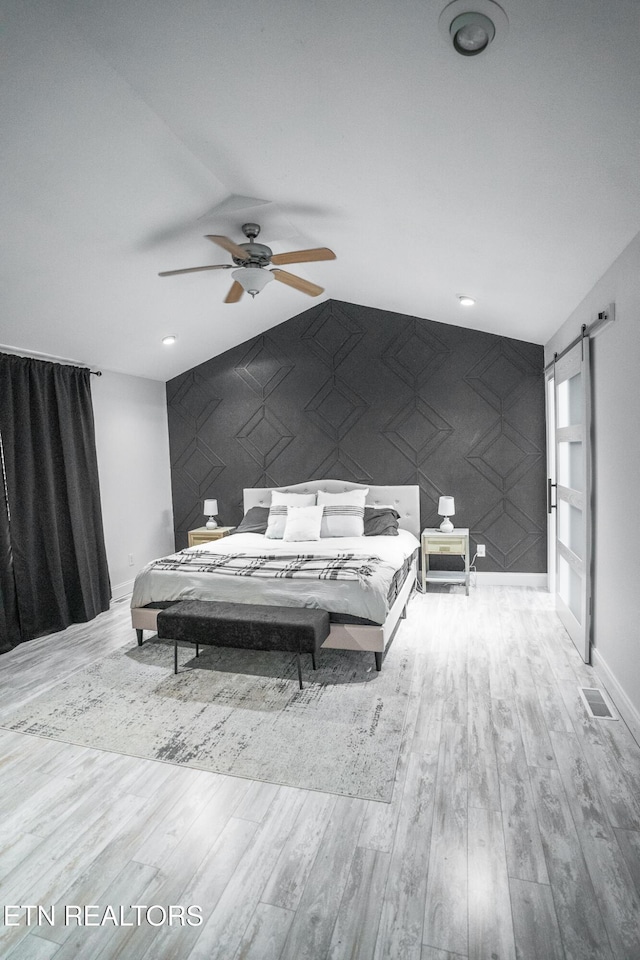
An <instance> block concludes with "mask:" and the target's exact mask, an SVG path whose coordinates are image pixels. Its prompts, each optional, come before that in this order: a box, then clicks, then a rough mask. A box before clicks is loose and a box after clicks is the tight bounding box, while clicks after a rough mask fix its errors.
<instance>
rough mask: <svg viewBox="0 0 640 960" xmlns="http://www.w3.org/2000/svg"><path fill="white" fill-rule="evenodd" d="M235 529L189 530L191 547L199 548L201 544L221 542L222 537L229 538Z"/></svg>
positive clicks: (200, 528) (203, 528) (199, 528)
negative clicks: (213, 541) (214, 541)
mask: <svg viewBox="0 0 640 960" xmlns="http://www.w3.org/2000/svg"><path fill="white" fill-rule="evenodd" d="M232 530H235V527H211V529H207V527H197V529H196V530H189V546H190V547H197V546H199V545H200V544H201V543H209V542H210V541H211V540H220V539H221V538H222V537H228V536H229V534H230V533H231V531H232Z"/></svg>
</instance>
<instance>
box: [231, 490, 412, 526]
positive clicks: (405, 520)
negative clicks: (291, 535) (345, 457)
mask: <svg viewBox="0 0 640 960" xmlns="http://www.w3.org/2000/svg"><path fill="white" fill-rule="evenodd" d="M367 486H368V485H367V484H365V483H352V482H351V481H350V480H306V481H305V482H304V483H290V484H288V486H286V487H247V488H246V489H245V490H244V491H243V494H244V512H245V513H246V512H247V510H249V508H250V507H269V506H270V505H271V491H272V490H280V491H282V492H283V493H317V492H318V490H324V491H325V493H342V492H343V491H346V490H365V489H366V488H367ZM366 504H367V506H369V507H377V506H382V505H385V506H391V507H395V509H396V510H397V511H398V513H399V514H400V519H399V521H398V526H400V527H401V528H402V529H403V530H409V531H410V533H412V534H413V535H414V536H415V537H417V538H418V540H419V539H420V487H419V486H418V485H417V484H415V485H414V484H406V485H404V486H396V487H391V486H390V487H374V486H369V493H368V494H367V499H366Z"/></svg>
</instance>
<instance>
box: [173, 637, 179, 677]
mask: <svg viewBox="0 0 640 960" xmlns="http://www.w3.org/2000/svg"><path fill="white" fill-rule="evenodd" d="M173 672H174V673H177V672H178V641H177V640H174V641H173Z"/></svg>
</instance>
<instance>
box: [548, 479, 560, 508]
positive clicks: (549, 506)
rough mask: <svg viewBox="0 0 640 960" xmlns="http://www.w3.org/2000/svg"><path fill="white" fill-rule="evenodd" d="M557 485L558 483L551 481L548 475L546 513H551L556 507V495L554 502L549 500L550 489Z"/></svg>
mask: <svg viewBox="0 0 640 960" xmlns="http://www.w3.org/2000/svg"><path fill="white" fill-rule="evenodd" d="M557 486H558V484H557V483H552V482H551V477H549V478H548V480H547V513H551V511H552V510H556V509H557V506H558V503H557V497H556V503H552V502H551V491H552V490H553V488H554V487H557Z"/></svg>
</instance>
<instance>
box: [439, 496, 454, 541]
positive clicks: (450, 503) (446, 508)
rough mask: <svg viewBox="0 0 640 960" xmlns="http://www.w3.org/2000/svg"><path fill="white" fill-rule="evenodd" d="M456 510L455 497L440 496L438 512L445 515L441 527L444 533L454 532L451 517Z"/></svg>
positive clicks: (442, 515)
mask: <svg viewBox="0 0 640 960" xmlns="http://www.w3.org/2000/svg"><path fill="white" fill-rule="evenodd" d="M455 512H456V505H455V503H454V500H453V497H440V499H439V500H438V513H439V514H440V516H441V517H444V520H443V521H442V523H441V524H440V529H441V531H442V532H443V533H452V532H453V524H452V523H451V520H449V517H452V516H453V515H454V513H455Z"/></svg>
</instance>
